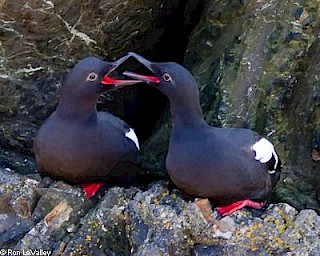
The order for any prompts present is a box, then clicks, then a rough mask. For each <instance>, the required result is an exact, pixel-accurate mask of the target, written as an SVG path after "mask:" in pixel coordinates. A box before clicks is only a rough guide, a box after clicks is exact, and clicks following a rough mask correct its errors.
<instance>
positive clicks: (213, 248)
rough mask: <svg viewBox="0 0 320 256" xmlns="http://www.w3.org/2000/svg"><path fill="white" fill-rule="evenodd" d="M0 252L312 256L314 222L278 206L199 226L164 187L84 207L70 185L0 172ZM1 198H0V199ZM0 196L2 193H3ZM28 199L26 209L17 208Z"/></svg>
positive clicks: (114, 193) (198, 217)
mask: <svg viewBox="0 0 320 256" xmlns="http://www.w3.org/2000/svg"><path fill="white" fill-rule="evenodd" d="M0 171H1V177H6V180H5V181H4V180H2V181H1V183H0V188H1V190H2V191H5V190H8V189H9V185H8V184H10V186H11V188H10V191H12V195H11V197H8V196H6V198H2V199H1V213H0V245H1V247H2V248H5V249H6V250H9V249H14V250H20V251H22V250H25V251H26V250H34V249H38V250H40V249H43V250H49V251H51V252H52V253H53V254H52V255H201V256H204V255H316V253H317V252H318V250H319V244H320V238H319V236H318V234H319V232H320V230H319V226H320V216H318V215H317V213H316V212H315V211H314V210H302V211H300V212H298V211H297V210H296V209H294V208H293V207H291V206H290V205H288V204H285V203H279V204H270V205H269V206H267V207H266V209H264V210H248V209H243V210H241V211H238V212H236V213H233V214H232V215H230V216H227V217H221V216H219V214H218V213H217V212H216V211H215V210H214V211H213V213H212V222H207V221H206V220H205V219H204V216H203V215H202V213H201V212H200V210H199V208H198V207H197V205H196V203H195V202H194V200H187V199H185V198H184V197H183V196H182V194H181V193H180V192H179V191H178V190H176V189H172V188H170V186H168V183H167V182H166V181H160V182H155V183H152V184H150V186H148V187H147V188H146V189H144V190H142V189H141V188H137V187H131V188H129V189H124V188H119V187H112V188H109V189H107V190H106V191H105V193H104V194H101V193H100V195H99V196H97V197H95V198H93V199H92V200H90V201H88V200H86V199H85V197H84V194H83V193H82V192H81V190H80V188H79V187H78V186H70V185H67V184H65V183H63V182H61V181H59V182H53V181H50V180H49V181H48V180H46V179H45V180H39V178H38V177H37V176H32V177H24V178H23V179H22V178H21V177H17V175H16V174H15V173H14V171H12V170H4V169H0ZM2 194H3V193H2ZM5 195H6V193H5ZM26 197H29V198H28V202H33V204H32V205H28V204H26V203H21V202H20V207H17V206H16V205H17V204H19V201H21V199H20V200H19V198H26Z"/></svg>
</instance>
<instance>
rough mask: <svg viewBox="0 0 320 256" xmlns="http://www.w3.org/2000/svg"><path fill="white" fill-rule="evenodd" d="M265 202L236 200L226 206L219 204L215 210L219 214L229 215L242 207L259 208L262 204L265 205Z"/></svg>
mask: <svg viewBox="0 0 320 256" xmlns="http://www.w3.org/2000/svg"><path fill="white" fill-rule="evenodd" d="M265 204H266V203H265V202H261V203H259V202H254V201H252V200H250V199H246V200H242V201H238V202H235V203H232V204H229V205H226V206H220V207H217V211H218V212H219V213H220V214H221V215H224V216H225V215H229V214H231V213H233V212H235V211H237V210H240V209H242V208H244V207H251V208H254V209H261V208H262V207H263V206H265Z"/></svg>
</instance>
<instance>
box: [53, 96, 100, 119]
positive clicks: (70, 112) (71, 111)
mask: <svg viewBox="0 0 320 256" xmlns="http://www.w3.org/2000/svg"><path fill="white" fill-rule="evenodd" d="M56 113H57V115H58V116H59V118H61V119H67V120H79V121H88V120H95V119H96V118H97V108H96V104H95V102H94V103H90V102H88V103H87V104H85V103H84V104H81V105H80V104H74V103H72V102H67V101H60V102H59V104H58V107H57V109H56Z"/></svg>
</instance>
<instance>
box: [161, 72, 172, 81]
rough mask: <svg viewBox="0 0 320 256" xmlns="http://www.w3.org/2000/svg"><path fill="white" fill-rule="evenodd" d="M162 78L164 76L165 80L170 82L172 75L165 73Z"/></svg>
mask: <svg viewBox="0 0 320 256" xmlns="http://www.w3.org/2000/svg"><path fill="white" fill-rule="evenodd" d="M162 78H163V80H164V81H166V82H169V81H171V80H172V78H171V76H170V75H169V74H168V73H164V74H163V75H162Z"/></svg>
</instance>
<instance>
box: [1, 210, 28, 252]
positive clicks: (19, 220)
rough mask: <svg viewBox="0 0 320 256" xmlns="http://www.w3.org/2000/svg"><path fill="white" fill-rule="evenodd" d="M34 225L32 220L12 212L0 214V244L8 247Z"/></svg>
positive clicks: (2, 246)
mask: <svg viewBox="0 0 320 256" xmlns="http://www.w3.org/2000/svg"><path fill="white" fill-rule="evenodd" d="M33 226H34V223H33V221H31V220H30V219H26V218H23V217H20V216H18V215H16V214H13V213H7V214H0V246H1V248H10V246H12V245H13V244H14V243H17V242H18V241H19V240H20V239H21V238H22V237H23V236H24V234H26V233H27V232H28V231H29V230H30V229H31V228H32V227H33Z"/></svg>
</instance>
